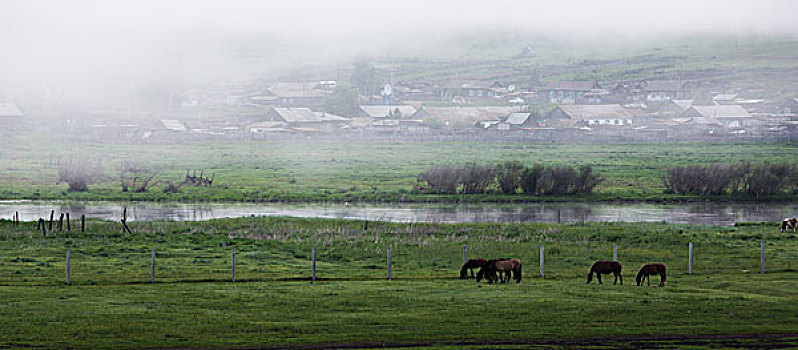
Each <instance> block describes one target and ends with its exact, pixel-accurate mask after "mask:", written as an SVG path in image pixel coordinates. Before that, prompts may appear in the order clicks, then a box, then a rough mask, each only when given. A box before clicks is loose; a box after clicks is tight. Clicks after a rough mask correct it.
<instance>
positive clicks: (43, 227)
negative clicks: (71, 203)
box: [39, 218, 47, 237]
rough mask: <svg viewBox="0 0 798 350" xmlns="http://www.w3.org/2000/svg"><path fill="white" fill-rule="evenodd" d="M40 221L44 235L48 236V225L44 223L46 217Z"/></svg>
mask: <svg viewBox="0 0 798 350" xmlns="http://www.w3.org/2000/svg"><path fill="white" fill-rule="evenodd" d="M39 223H40V224H41V226H42V236H44V237H47V225H46V224H45V223H44V218H39Z"/></svg>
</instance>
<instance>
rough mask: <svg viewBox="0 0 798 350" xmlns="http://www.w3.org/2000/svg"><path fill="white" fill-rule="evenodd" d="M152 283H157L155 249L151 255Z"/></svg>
mask: <svg viewBox="0 0 798 350" xmlns="http://www.w3.org/2000/svg"><path fill="white" fill-rule="evenodd" d="M150 283H155V249H153V250H152V256H151V257H150Z"/></svg>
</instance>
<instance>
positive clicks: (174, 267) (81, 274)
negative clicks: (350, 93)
mask: <svg viewBox="0 0 798 350" xmlns="http://www.w3.org/2000/svg"><path fill="white" fill-rule="evenodd" d="M599 247H600V246H599ZM599 247H593V248H590V251H596V248H599ZM605 247H606V246H605ZM682 247H683V246H682ZM774 247H775V248H774V249H775V251H776V252H777V253H776V254H777V256H776V258H771V264H772V265H771V266H784V265H785V263H786V268H787V269H788V270H789V268H790V259H789V256H787V257H785V255H784V254H782V255H781V256H780V257H779V256H778V250H779V248H778V247H777V246H774ZM392 248H393V247H392V246H390V245H389V246H387V247H386V248H385V251H384V252H385V255H384V256H383V257H382V259H384V260H383V262H384V263H385V265H383V266H384V268H385V269H386V275H384V276H386V278H387V279H388V280H391V279H394V278H395V277H396V273H398V275H399V278H410V279H412V278H418V277H419V276H423V277H422V278H446V277H448V276H449V275H450V274H451V273H452V268H453V266H451V264H441V265H436V266H434V267H430V268H429V269H428V270H424V268H423V266H424V262H419V261H412V260H411V259H410V258H411V257H417V256H416V255H413V254H412V253H408V252H410V250H405V249H400V250H398V251H394V250H393V249H392ZM733 248H735V249H740V250H743V249H745V250H747V251H749V252H751V250H752V248H753V247H751V246H749V245H739V246H736V247H733ZM765 248H766V242H765V241H764V240H762V241H760V242H759V261H758V262H759V273H760V274H765V273H766V269H765V258H766V256H765V254H766V249H765ZM553 249H554V250H555V251H556V250H557V246H555V247H554V248H553ZM310 250H311V251H310V255H309V257H310V277H309V279H310V280H311V281H316V279H317V277H318V275H317V274H318V273H319V269H318V267H319V266H318V261H317V254H318V251H317V247H316V246H315V245H313V246H312V247H310ZM468 250H469V247H468V245H463V247H462V253H463V260H464V261H466V262H467V261H468ZM599 251H600V250H599ZM687 251H688V253H687V259H686V260H687V261H686V262H687V269H686V270H687V271H686V273H687V274H693V273H694V272H695V270H694V269H695V268H696V267H699V269H700V270H701V271H702V273H705V274H706V273H716V272H728V271H734V270H738V269H741V270H742V271H743V272H744V273H745V272H748V271H751V270H753V267H754V264H755V261H756V255H755V254H750V255H746V254H742V253H744V252H743V251H739V250H736V251H737V253H736V254H722V255H718V256H715V257H714V260H711V261H714V263H712V264H711V265H703V264H701V262H702V261H707V260H699V264H700V266H698V265H696V264H695V258H696V256H695V253H696V252H697V250H696V247H695V245H694V244H693V242H688V246H687ZM397 252H398V254H397ZM605 252H606V250H605ZM782 252H784V250H782ZM149 253H150V254H149V258H150V259H149V260H150V261H149V268H150V269H149V270H150V271H149V272H150V276H149V277H150V279H149V282H150V283H155V281H156V274H157V275H158V276H159V279H160V280H166V281H176V282H179V281H181V280H186V279H194V280H198V281H199V280H203V281H213V280H221V275H219V273H221V272H222V271H228V273H229V275H228V276H229V278H230V281H231V282H236V281H237V277H238V276H237V270H236V269H237V267H238V265H239V261H238V260H239V259H238V255H237V252H236V250H235V249H231V250H230V251H229V260H227V258H225V254H224V253H221V252H219V251H217V250H203V251H193V252H192V251H191V250H180V249H177V250H175V249H171V250H169V249H168V250H165V251H159V252H157V251H156V250H155V249H152V250H150V252H149ZM253 254H254V255H253ZM258 254H259V253H258V252H246V251H245V252H244V255H243V258H244V260H243V264H244V265H243V266H244V270H242V271H241V272H243V273H244V275H245V276H260V277H254V278H249V280H260V279H262V276H263V275H264V274H271V275H273V276H279V275H281V274H282V273H283V271H293V272H292V273H288V274H285V275H284V276H285V277H283V278H289V279H302V278H303V277H302V275H304V274H303V273H302V272H301V271H302V270H303V269H307V268H308V267H307V265H304V266H305V267H304V268H303V267H302V266H301V265H297V264H295V265H293V266H291V265H287V266H286V265H274V264H272V265H265V266H264V265H263V264H258V263H255V264H253V263H252V261H256V262H257V261H262V260H263V259H264V257H263V256H260V257H258V258H257V259H254V260H249V259H248V258H253V257H255V256H257V255H258ZM552 254H554V255H555V257H556V256H557V253H556V252H555V253H552ZM605 254H606V253H605ZM771 254H774V253H772V252H771ZM545 255H546V247H545V244H541V245H539V253H538V257H539V268H540V277H541V278H544V277H545V276H546V272H547V271H546V266H545V264H546V257H545ZM106 256H107V255H106ZM323 256H324V255H322V257H323ZM670 256H671V255H670V254H668V258H666V261H669V264H674V265H676V266H677V268H678V266H684V265H681V264H678V260H680V259H679V257H678V255H677V256H673V258H670ZM682 256H683V255H682ZM61 257H62V259H63V257H64V255H61ZM306 257H307V256H306ZM519 257H522V258H523V260H525V261H529V260H530V255H529V254H521V255H520V256H519ZM140 258H141V253H133V254H124V255H122V256H120V257H115V258H114V259H112V260H113V262H106V263H104V262H103V260H102V255H100V256H98V255H92V254H85V253H81V252H79V251H78V252H77V255H76V252H75V251H73V249H67V250H66V257H65V260H61V261H63V262H64V269H65V270H64V272H65V275H64V282H65V283H66V284H74V282H75V281H76V277H77V278H78V279H77V281H81V282H85V281H86V280H84V279H83V278H88V279H89V280H91V281H93V282H96V281H97V280H100V281H108V280H117V281H120V282H123V281H121V280H122V279H128V278H130V277H131V274H132V275H135V270H136V268H135V267H136V266H141V263H142V262H141V260H138V259H140ZM156 258H157V259H158V260H162V263H158V261H157V260H156ZM394 258H397V259H394ZM612 258H613V260H616V261H617V260H618V245H617V244H612ZM706 258H709V257H705V259H706ZM40 259H41V258H40ZM674 259H675V260H674ZM718 259H722V260H723V261H724V262H725V263H721V264H719V263H717V260H718ZM5 260H9V261H17V262H20V263H21V264H20V265H18V266H27V268H28V269H30V270H31V271H33V270H34V268H35V271H36V272H34V273H35V276H26V275H22V274H21V273H20V271H19V270H18V271H17V272H16V274H10V275H6V276H0V282H5V281H4V280H5V278H10V281H11V282H13V281H14V280H19V279H22V280H23V281H35V280H37V279H41V278H51V277H48V276H52V274H51V273H50V274H48V273H47V272H46V270H47V269H42V268H40V267H37V266H52V265H53V262H54V261H52V258H45V259H42V260H46V261H40V262H38V263H37V264H36V265H25V264H24V263H25V259H22V260H21V261H20V257H16V258H15V260H12V259H11V258H0V261H5ZM187 260H189V261H191V262H190V263H188V262H186V261H187ZM248 260H249V263H248ZM378 260H380V257H379V256H372V257H370V258H369V257H366V258H365V260H361V261H362V263H363V264H366V265H368V264H369V261H378ZM416 260H418V259H417V258H416ZM560 260H561V259H557V258H555V259H554V260H551V261H550V263H554V271H555V273H556V271H557V270H558V268H557V265H558V262H559V261H560ZM641 260H642V259H641V258H640V257H637V258H636V259H631V261H632V262H640V261H641ZM136 261H139V262H136ZM627 261H629V260H627ZM682 261H684V260H682ZM28 262H36V259H31V261H28ZM774 262H775V263H774ZM228 263H229V265H228ZM131 264H132V266H133V267H132V268H131V267H130V266H131ZM57 265H58V264H56V266H57ZM76 266H77V270H79V271H77V272H78V274H77V275H76V274H75V272H76V270H75V269H76ZM120 266H128V268H127V269H124V268H120ZM528 266H529V268H530V269H531V268H534V266H532V265H528ZM321 267H322V270H321V273H322V274H325V271H330V274H329V275H328V276H332V277H331V278H342V279H349V278H354V279H372V278H374V277H376V276H374V274H373V273H371V272H368V271H374V272H377V271H378V270H376V268H377V266H374V268H375V269H374V270H365V271H364V270H363V269H362V268H360V269H358V268H357V267H356V265H354V266H353V265H351V264H349V265H344V266H335V267H331V264H330V262H325V261H324V259H323V258H322V266H321ZM771 268H773V267H771ZM158 269H161V270H162V272H158V271H159V270H158ZM228 269H229V270H228ZM114 270H116V271H119V272H118V273H117V272H114ZM86 271H90V272H86ZM139 271H140V270H139ZM304 271H308V270H304ZM419 271H423V272H419ZM627 271H629V270H627ZM682 271H684V270H682ZM297 272H298V275H297ZM305 273H307V272H305ZM349 274H351V276H347V275H349ZM292 275H293V276H297V277H290V276H292ZM87 276H90V277H87ZM214 276H219V277H214ZM304 276H308V275H304ZM304 278H308V277H304ZM328 278H330V277H328ZM246 279H247V277H245V280H246ZM270 279H271V280H274V279H275V278H270ZM125 282H127V281H125ZM130 282H133V281H130Z"/></svg>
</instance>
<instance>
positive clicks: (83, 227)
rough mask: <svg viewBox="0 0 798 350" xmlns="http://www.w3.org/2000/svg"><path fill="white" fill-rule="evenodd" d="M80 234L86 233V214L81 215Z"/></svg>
mask: <svg viewBox="0 0 798 350" xmlns="http://www.w3.org/2000/svg"><path fill="white" fill-rule="evenodd" d="M80 232H86V214H81V215H80Z"/></svg>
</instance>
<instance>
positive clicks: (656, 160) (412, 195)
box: [0, 139, 798, 201]
mask: <svg viewBox="0 0 798 350" xmlns="http://www.w3.org/2000/svg"><path fill="white" fill-rule="evenodd" d="M2 144H3V145H2V147H3V150H4V152H2V153H0V198H2V199H59V200H131V199H132V200H161V201H170V200H171V201H274V200H288V201H291V200H300V201H308V200H339V201H358V200H367V201H395V200H400V201H429V200H435V201H437V200H449V201H456V200H473V201H512V200H532V201H534V200H541V198H539V197H531V196H522V195H513V196H501V195H494V194H488V195H472V196H466V197H461V196H459V195H455V196H446V195H430V194H425V193H419V192H416V191H414V190H413V189H414V187H415V186H416V185H417V177H418V175H419V174H420V173H421V172H422V171H424V169H426V168H428V167H430V166H433V165H440V164H454V165H461V164H464V163H466V162H477V163H490V164H495V163H498V162H502V161H505V160H519V161H522V162H524V163H526V164H528V165H531V164H533V163H542V164H546V165H569V166H574V167H578V166H579V165H584V164H591V165H593V166H594V168H595V170H596V171H598V172H599V173H600V174H601V176H603V177H604V178H605V179H606V181H605V182H603V183H602V184H600V185H599V186H598V187H597V188H596V193H594V194H593V195H590V196H586V197H580V196H570V197H568V198H567V200H617V199H629V200H659V199H663V198H665V199H684V198H689V196H687V197H685V196H674V195H667V194H664V193H663V189H662V185H661V180H660V178H661V176H662V174H663V173H664V171H665V169H667V167H668V166H673V165H685V164H706V163H710V162H740V161H753V162H765V161H770V162H795V161H798V148H796V146H795V145H789V144H695V143H687V144H645V145H628V144H616V145H557V144H548V145H547V144H521V143H482V142H424V143H411V142H331V141H327V142H323V141H307V142H236V143H187V144H179V145H147V144H143V145H135V146H132V145H126V144H91V143H83V144H61V143H58V142H34V141H26V142H22V141H20V140H16V141H15V140H14V139H11V140H8V141H3V142H2ZM131 149H135V151H131ZM69 157H76V158H81V159H88V160H90V161H91V162H99V163H100V166H101V168H102V169H103V170H104V175H103V176H102V177H100V179H99V181H98V183H97V184H95V185H91V186H89V192H87V193H68V192H67V191H66V189H67V185H66V184H65V183H61V184H59V183H58V166H57V163H58V160H59V159H68V158H69ZM127 160H131V161H138V162H141V163H144V164H148V165H151V166H152V167H154V168H156V169H158V170H159V171H160V172H161V173H160V175H159V176H158V177H157V179H158V180H171V181H174V182H179V181H182V179H183V176H184V175H185V171H186V169H202V170H204V171H205V172H206V174H207V173H209V172H211V173H215V174H216V178H215V183H214V186H213V187H212V188H207V187H204V188H196V187H190V186H184V187H183V188H182V189H181V190H180V193H164V192H163V187H164V186H162V185H161V186H157V187H156V188H153V189H152V190H151V191H149V192H148V193H139V194H133V193H123V192H121V189H120V185H119V179H118V171H117V170H116V169H117V168H118V167H119V165H120V164H121V163H122V162H124V161H127ZM784 198H789V197H787V196H784ZM546 199H547V200H557V198H546ZM735 199H745V198H735ZM559 200H563V198H560V199H559Z"/></svg>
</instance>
